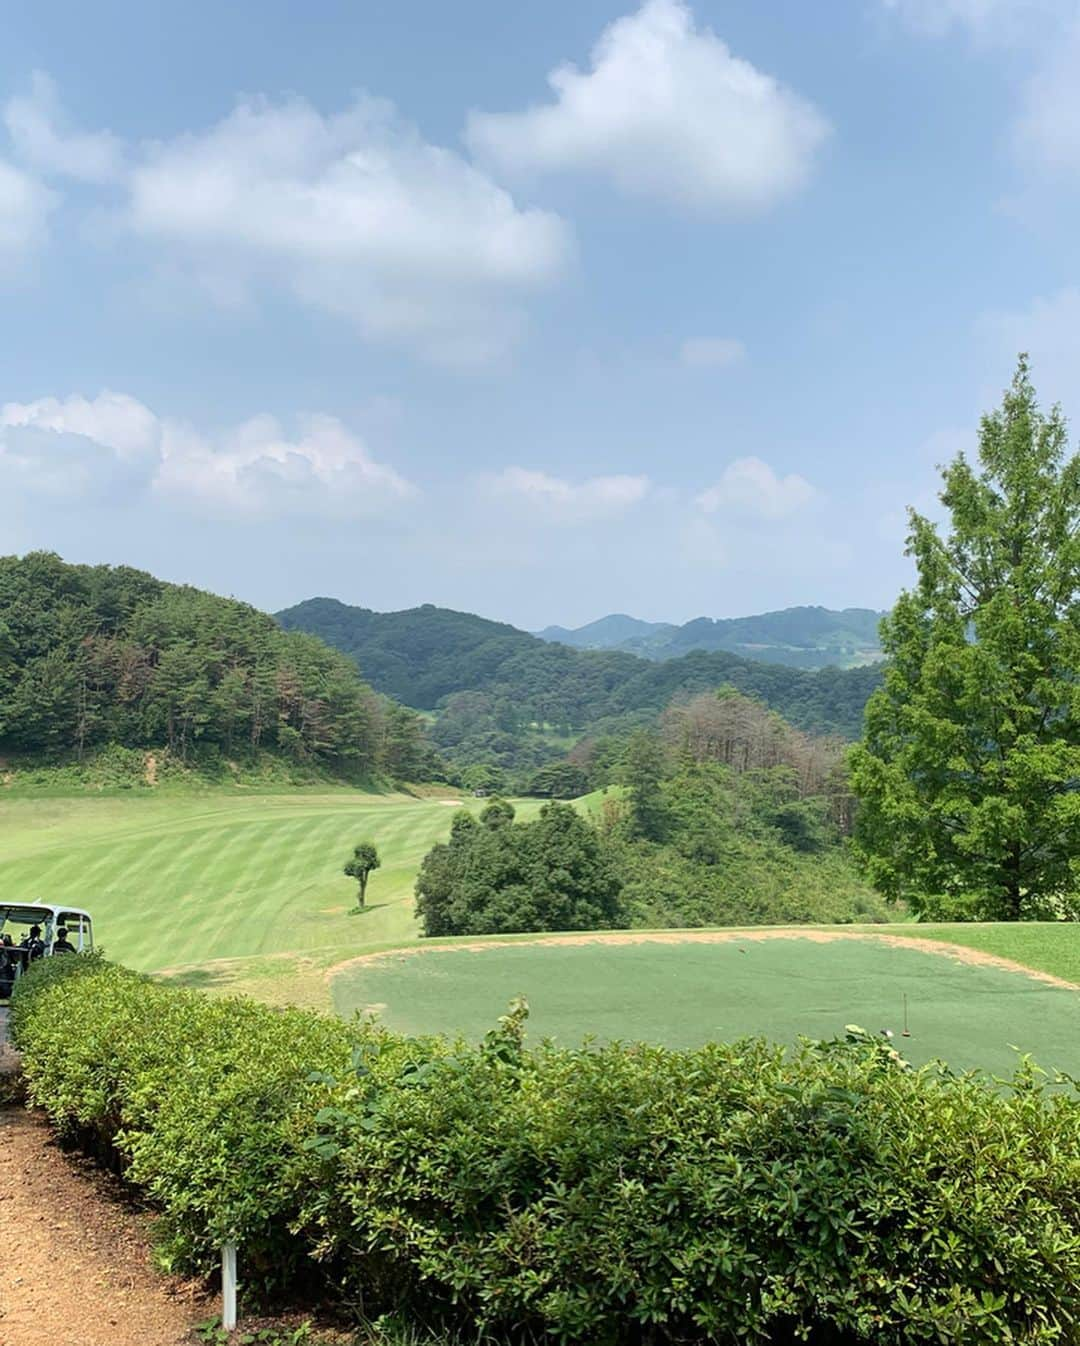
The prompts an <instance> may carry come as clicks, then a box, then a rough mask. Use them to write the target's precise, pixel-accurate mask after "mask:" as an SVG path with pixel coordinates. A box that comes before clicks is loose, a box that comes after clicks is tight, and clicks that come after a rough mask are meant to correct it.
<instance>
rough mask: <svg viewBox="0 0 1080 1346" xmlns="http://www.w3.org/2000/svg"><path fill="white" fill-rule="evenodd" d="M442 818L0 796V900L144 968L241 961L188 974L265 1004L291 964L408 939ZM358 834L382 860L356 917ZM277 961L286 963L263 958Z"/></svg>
mask: <svg viewBox="0 0 1080 1346" xmlns="http://www.w3.org/2000/svg"><path fill="white" fill-rule="evenodd" d="M481 802H482V801H481ZM532 807H533V805H531V804H529V803H526V804H525V805H524V806H523V810H522V811H524V812H525V813H528V812H529V810H530V808H532ZM537 807H538V805H537ZM453 816H454V809H453V808H452V807H450V806H448V805H447V804H445V803H442V802H439V801H434V800H417V799H411V798H409V797H406V796H401V795H397V796H394V795H387V796H378V795H369V794H358V793H355V792H353V791H349V790H336V791H330V792H325V793H323V792H320V791H317V790H316V791H308V792H291V793H280V794H274V793H271V794H244V795H237V794H236V792H235V791H233V792H226V791H205V792H199V793H192V792H184V791H179V792H171V793H170V792H165V791H162V792H149V791H148V792H146V793H145V794H143V793H139V794H132V793H131V792H117V793H116V794H115V795H112V796H108V795H104V796H89V797H88V796H86V795H81V796H73V797H67V798H54V797H45V798H41V797H33V796H25V797H9V798H0V838H2V840H0V896H2V897H3V898H5V899H7V900H33V899H34V898H36V897H40V898H42V899H44V900H56V899H60V900H62V901H65V902H72V903H74V904H77V905H80V906H85V907H86V908H88V909H89V910H90V911H91V913H92V914H93V917H94V927H95V936H96V939H97V942H98V943H99V944H100V945H102V946H104V947H105V948H106V950H107V951H108V953H109V955H110V957H113V958H116V959H118V960H119V961H121V962H124V963H126V964H128V965H129V966H131V967H135V968H139V969H143V970H146V971H157V970H161V969H163V968H176V967H188V966H189V965H195V966H196V969H197V968H198V967H199V966H202V965H206V964H212V963H214V961H215V960H218V959H236V960H241V961H240V962H238V963H237V964H235V965H233V966H231V967H229V968H225V969H211V970H208V971H203V972H201V973H200V972H199V971H197V970H196V971H194V972H193V973H192V978H191V979H192V980H193V981H194V982H196V983H200V984H207V985H209V984H220V985H226V986H231V985H236V986H238V987H241V988H246V986H247V983H248V981H252V982H254V983H256V985H255V987H253V988H251V989H262V990H263V991H268V992H270V993H271V998H273V995H274V994H275V993H280V992H281V990H282V988H283V986H284V985H285V984H287V983H288V982H290V980H292V981H295V980H296V977H297V975H298V974H307V973H310V972H311V971H312V970H313V969H314V970H317V969H319V968H321V967H324V966H326V965H328V964H329V963H331V962H334V961H338V960H340V959H342V958H347V957H349V956H350V954H352V953H357V952H360V951H362V950H363V949H365V948H372V947H380V946H384V945H386V944H398V943H402V942H408V941H410V940H413V939H415V938H416V933H417V932H416V925H415V921H414V919H413V891H412V890H413V882H414V879H415V876H416V871H417V868H418V866H419V863H420V860H421V859H422V858H423V856H424V854H425V852H426V851H427V850H428V849H429V848H430V847H431V846H432V845H433V844H434V843H435V842H436V841H439V840H441V839H442V838H444V837H445V836H446V835H447V833H448V831H449V828H450V821H451V819H452V818H453ZM365 837H370V838H371V839H373V840H374V841H375V843H376V845H377V846H378V848H379V852H380V855H381V857H382V868H380V869H379V870H377V871H376V873H375V874H374V875H373V876H372V878H371V882H370V884H369V887H368V909H367V911H366V912H365V913H363V914H361V915H349V914H348V913H349V910H350V908H352V907H353V906H354V904H355V900H356V884H355V883H354V882H353V881H352V880H351V879H347V878H346V877H345V876H344V875H343V874H342V873H341V867H342V865H343V864H344V862H345V860H346V859H347V857H348V854H349V851H350V849H351V847H352V846H353V844H354V843H355V842H356V841H359V840H361V839H362V838H365ZM272 955H283V956H284V957H281V958H279V959H273V960H272V961H271V962H269V963H262V962H260V961H259V960H264V959H266V958H267V957H268V956H272ZM308 998H310V997H308ZM316 998H317V997H316Z"/></svg>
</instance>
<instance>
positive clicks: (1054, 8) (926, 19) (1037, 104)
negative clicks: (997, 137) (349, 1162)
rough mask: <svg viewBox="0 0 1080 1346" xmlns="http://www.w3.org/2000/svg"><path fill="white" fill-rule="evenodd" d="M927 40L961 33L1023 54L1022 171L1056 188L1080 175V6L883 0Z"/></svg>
mask: <svg viewBox="0 0 1080 1346" xmlns="http://www.w3.org/2000/svg"><path fill="white" fill-rule="evenodd" d="M882 3H883V4H884V6H885V8H886V9H888V10H891V11H894V12H895V13H897V14H898V15H900V17H901V18H903V19H904V20H906V21H907V23H908V24H909V25H910V26H911V27H912V28H914V29H915V30H916V31H917V32H919V33H921V34H922V35H923V36H927V37H944V36H946V35H948V34H949V33H951V32H952V31H954V30H960V31H962V32H965V33H967V34H968V35H969V36H970V37H972V38H973V39H974V40H975V41H976V42H977V43H979V44H981V45H983V46H984V47H994V48H997V49H1001V48H1004V49H1007V50H1008V51H1009V53H1010V55H1012V56H1015V53H1016V52H1017V51H1023V52H1024V54H1025V56H1026V61H1027V66H1028V71H1029V73H1028V74H1027V76H1026V77H1025V78H1024V80H1023V82H1022V85H1021V86H1020V90H1019V95H1020V96H1019V104H1018V107H1017V109H1016V111H1015V114H1014V115H1013V117H1012V119H1011V120H1012V124H1011V127H1010V130H1009V139H1010V140H1011V143H1012V148H1013V150H1014V151H1015V153H1016V156H1017V158H1018V159H1019V160H1020V162H1021V164H1022V165H1023V166H1024V167H1026V168H1028V169H1029V170H1030V169H1033V170H1035V171H1036V173H1042V174H1044V175H1045V176H1046V178H1047V180H1048V181H1050V182H1051V183H1053V184H1054V185H1055V186H1059V185H1061V183H1063V182H1064V183H1066V184H1069V185H1071V184H1072V181H1073V176H1072V175H1074V174H1075V173H1076V171H1077V169H1078V168H1080V76H1078V73H1077V72H1078V70H1080V4H1078V3H1077V0H882Z"/></svg>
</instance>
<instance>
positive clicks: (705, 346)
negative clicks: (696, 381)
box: [679, 337, 746, 369]
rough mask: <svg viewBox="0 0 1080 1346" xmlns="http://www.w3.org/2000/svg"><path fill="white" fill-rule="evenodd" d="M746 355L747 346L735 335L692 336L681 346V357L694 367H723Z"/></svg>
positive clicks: (736, 362)
mask: <svg viewBox="0 0 1080 1346" xmlns="http://www.w3.org/2000/svg"><path fill="white" fill-rule="evenodd" d="M745 356H746V347H745V346H744V345H743V343H742V342H741V341H737V340H736V339H735V338H734V337H691V338H690V339H689V340H687V341H684V342H683V343H682V345H681V346H680V347H679V359H680V360H682V362H683V364H684V365H689V366H690V367H691V368H694V369H704V368H711V369H723V368H725V367H726V366H728V365H736V364H738V363H739V362H740V361H741V360H742V359H743V358H744V357H745Z"/></svg>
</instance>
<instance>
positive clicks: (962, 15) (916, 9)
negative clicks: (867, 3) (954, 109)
mask: <svg viewBox="0 0 1080 1346" xmlns="http://www.w3.org/2000/svg"><path fill="white" fill-rule="evenodd" d="M882 3H883V5H884V7H885V9H887V10H889V11H891V12H892V13H894V14H896V15H898V16H899V17H900V18H901V19H903V20H904V21H905V22H906V23H908V24H910V26H911V27H912V28H914V29H915V30H916V31H917V32H922V33H925V34H927V35H929V36H933V37H941V36H943V35H944V34H946V33H948V32H949V31H950V30H952V29H954V28H964V29H967V30H968V31H969V32H971V33H973V34H974V35H975V36H977V37H988V36H993V37H997V36H999V35H1003V34H1005V33H1009V32H1012V31H1014V28H1015V26H1016V24H1017V23H1018V22H1021V21H1023V20H1024V19H1025V18H1030V17H1031V15H1032V14H1033V13H1036V12H1038V11H1045V10H1048V9H1051V8H1053V6H1054V4H1055V3H1056V0H1027V2H1026V3H1025V2H1024V0H882ZM1025 11H1026V13H1025Z"/></svg>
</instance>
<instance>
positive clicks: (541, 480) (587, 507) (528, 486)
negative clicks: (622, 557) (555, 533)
mask: <svg viewBox="0 0 1080 1346" xmlns="http://www.w3.org/2000/svg"><path fill="white" fill-rule="evenodd" d="M487 486H488V488H489V491H490V492H491V493H492V494H493V495H496V496H500V497H502V498H504V499H516V500H518V501H519V502H521V503H524V504H527V505H529V506H530V507H531V508H533V509H535V510H539V511H540V513H541V514H542V515H543V516H544V517H546V518H548V519H550V520H553V521H555V522H559V523H582V522H586V521H588V520H592V519H603V518H610V517H612V516H614V515H617V514H622V513H623V512H624V511H625V510H627V509H630V508H631V507H632V506H634V505H637V504H640V503H641V501H642V500H644V499H645V497H646V496H647V495H648V493H649V479H648V477H641V476H626V475H617V476H610V477H589V478H587V479H586V480H585V481H580V482H570V481H567V480H565V478H563V477H553V476H551V475H550V474H549V473H547V472H539V471H535V470H533V469H530V468H524V467H508V468H506V469H505V471H503V472H501V473H499V475H498V476H496V477H493V478H491V479H489V481H488V482H487Z"/></svg>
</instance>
